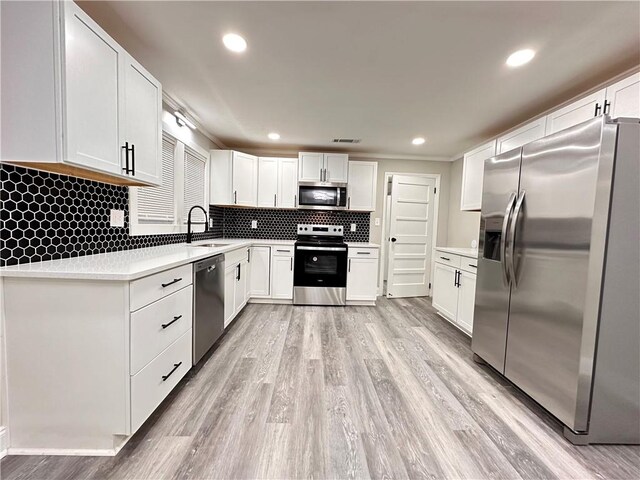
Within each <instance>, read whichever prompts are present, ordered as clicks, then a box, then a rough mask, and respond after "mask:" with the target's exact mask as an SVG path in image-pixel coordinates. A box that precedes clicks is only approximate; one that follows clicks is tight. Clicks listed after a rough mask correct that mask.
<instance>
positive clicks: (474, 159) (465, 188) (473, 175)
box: [460, 140, 496, 210]
mask: <svg viewBox="0 0 640 480" xmlns="http://www.w3.org/2000/svg"><path fill="white" fill-rule="evenodd" d="M495 154H496V141H495V140H491V141H490V142H489V143H485V144H484V145H481V146H480V147H478V148H476V149H475V150H472V151H470V152H468V153H465V154H464V160H463V164H462V193H461V196H460V210H480V207H481V206H482V181H483V177H484V161H485V160H487V159H488V158H491V157H493V156H495Z"/></svg>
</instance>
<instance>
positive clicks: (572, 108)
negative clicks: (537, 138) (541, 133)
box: [545, 88, 605, 135]
mask: <svg viewBox="0 0 640 480" xmlns="http://www.w3.org/2000/svg"><path fill="white" fill-rule="evenodd" d="M604 100H605V89H604V88H603V89H602V90H598V91H597V92H595V93H592V94H591V95H587V96H586V97H584V98H581V99H580V100H577V101H575V102H573V103H571V104H569V105H567V106H566V107H563V108H560V109H559V110H556V111H555V112H552V113H550V114H549V115H547V128H546V132H545V135H551V134H552V133H556V132H559V131H560V130H564V129H565V128H569V127H572V126H574V125H577V124H579V123H582V122H585V121H587V120H589V119H590V118H593V117H595V116H597V115H600V114H602V109H603V107H604Z"/></svg>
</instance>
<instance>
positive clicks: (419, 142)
mask: <svg viewBox="0 0 640 480" xmlns="http://www.w3.org/2000/svg"><path fill="white" fill-rule="evenodd" d="M424 142H425V139H424V138H422V137H416V138H414V139H413V140H411V143H413V144H414V145H422V144H423V143H424Z"/></svg>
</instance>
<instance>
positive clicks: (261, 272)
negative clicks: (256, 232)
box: [249, 247, 271, 298]
mask: <svg viewBox="0 0 640 480" xmlns="http://www.w3.org/2000/svg"><path fill="white" fill-rule="evenodd" d="M249 266H250V269H251V279H250V285H251V286H250V288H249V292H250V296H251V297H256V298H269V297H270V295H271V289H270V288H269V284H270V273H271V247H251V262H250V263H249Z"/></svg>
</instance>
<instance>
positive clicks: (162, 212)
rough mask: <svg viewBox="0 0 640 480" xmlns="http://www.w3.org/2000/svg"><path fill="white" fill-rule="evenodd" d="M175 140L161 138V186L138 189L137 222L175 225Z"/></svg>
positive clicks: (164, 136) (165, 136)
mask: <svg viewBox="0 0 640 480" xmlns="http://www.w3.org/2000/svg"><path fill="white" fill-rule="evenodd" d="M175 149H176V141H175V139H173V138H171V137H169V136H168V135H163V137H162V186H159V187H145V188H138V220H139V221H140V222H145V223H150V222H154V223H175V220H176V211H175V180H174V176H175V173H174V172H175V168H174V164H175V161H174V155H175Z"/></svg>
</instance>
